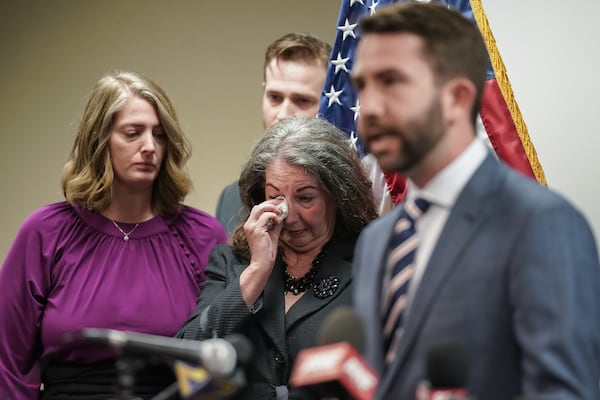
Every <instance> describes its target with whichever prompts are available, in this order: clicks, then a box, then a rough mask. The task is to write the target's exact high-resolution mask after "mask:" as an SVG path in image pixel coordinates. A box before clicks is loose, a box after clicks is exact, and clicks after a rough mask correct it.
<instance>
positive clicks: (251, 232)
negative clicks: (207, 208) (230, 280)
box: [240, 196, 286, 306]
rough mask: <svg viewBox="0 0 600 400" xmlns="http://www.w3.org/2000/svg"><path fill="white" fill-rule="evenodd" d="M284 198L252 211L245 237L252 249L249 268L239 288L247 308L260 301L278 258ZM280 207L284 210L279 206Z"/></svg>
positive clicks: (241, 276)
mask: <svg viewBox="0 0 600 400" xmlns="http://www.w3.org/2000/svg"><path fill="white" fill-rule="evenodd" d="M284 202H285V198H284V197H281V196H280V197H277V198H276V199H272V200H267V201H264V202H262V203H260V204H257V205H256V206H254V207H252V210H251V211H250V215H249V216H248V219H247V220H246V223H245V224H244V233H245V234H246V239H247V240H248V247H249V249H250V265H248V267H247V268H246V269H245V270H244V272H242V274H241V275H240V287H241V290H242V295H243V296H244V300H245V301H246V304H248V305H249V306H250V305H252V304H254V303H255V302H256V300H257V299H258V298H259V297H260V294H261V293H262V291H263V289H264V287H265V285H266V283H267V280H268V279H269V276H270V275H271V271H273V266H274V265H275V259H276V258H277V246H278V243H279V235H280V234H281V229H282V228H283V223H282V221H283V219H281V221H280V218H281V217H284V211H282V208H286V207H283V204H282V203H284ZM280 205H281V206H280Z"/></svg>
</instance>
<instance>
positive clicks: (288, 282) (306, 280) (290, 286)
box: [283, 244, 327, 296]
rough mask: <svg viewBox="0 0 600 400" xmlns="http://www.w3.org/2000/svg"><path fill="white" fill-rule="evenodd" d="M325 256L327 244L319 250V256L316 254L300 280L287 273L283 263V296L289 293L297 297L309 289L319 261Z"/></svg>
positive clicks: (319, 264) (317, 270) (315, 275)
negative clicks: (308, 269)
mask: <svg viewBox="0 0 600 400" xmlns="http://www.w3.org/2000/svg"><path fill="white" fill-rule="evenodd" d="M325 254H327V244H325V246H323V249H322V250H321V252H320V253H319V254H317V256H316V257H315V259H314V260H313V262H312V267H311V268H310V271H308V272H307V273H306V274H305V275H304V276H301V277H300V278H296V277H295V276H293V275H291V274H290V273H289V272H287V264H286V263H285V261H284V262H283V286H284V289H283V294H286V293H287V292H291V293H293V294H294V295H295V296H297V295H298V294H300V293H303V292H305V291H306V290H307V289H308V288H309V287H311V286H312V284H313V283H314V281H315V278H316V277H317V273H318V272H319V267H320V266H321V261H322V260H323V257H325Z"/></svg>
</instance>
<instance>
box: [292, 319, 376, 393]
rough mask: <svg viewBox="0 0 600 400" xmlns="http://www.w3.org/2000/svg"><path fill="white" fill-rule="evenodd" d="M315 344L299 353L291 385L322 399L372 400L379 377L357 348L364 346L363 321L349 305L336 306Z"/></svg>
mask: <svg viewBox="0 0 600 400" xmlns="http://www.w3.org/2000/svg"><path fill="white" fill-rule="evenodd" d="M317 343H318V344H319V346H318V347H313V348H309V349H304V350H302V351H300V352H299V353H298V359H297V360H296V363H295V364H294V368H293V370H292V375H291V377H290V384H291V385H292V386H296V387H305V388H307V389H308V390H309V391H311V392H314V393H315V395H317V396H320V397H321V398H325V397H327V398H328V399H330V398H334V399H335V398H337V399H356V400H372V399H373V398H374V397H375V392H376V390H377V383H378V381H379V377H378V376H377V373H376V372H375V371H374V370H373V369H372V368H371V367H370V366H369V365H368V364H367V363H366V361H365V360H364V359H363V358H362V356H361V355H360V353H359V351H362V349H363V346H364V332H363V329H362V323H361V321H360V319H359V317H358V316H357V315H356V313H355V312H354V310H352V308H351V307H339V308H337V309H336V310H335V311H333V312H332V313H331V315H329V316H328V317H327V319H326V320H325V321H324V322H323V325H322V327H321V329H320V330H319V334H318V340H317Z"/></svg>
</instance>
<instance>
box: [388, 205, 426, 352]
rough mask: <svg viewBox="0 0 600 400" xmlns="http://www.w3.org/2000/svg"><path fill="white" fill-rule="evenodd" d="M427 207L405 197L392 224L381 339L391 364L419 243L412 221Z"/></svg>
mask: <svg viewBox="0 0 600 400" xmlns="http://www.w3.org/2000/svg"><path fill="white" fill-rule="evenodd" d="M429 206H430V203H429V202H428V201H427V200H424V199H415V200H407V201H406V203H405V204H404V209H403V210H402V213H401V214H400V218H398V221H397V222H396V225H394V236H393V238H392V240H391V243H390V251H389V255H388V263H387V268H388V271H390V273H389V274H388V276H390V282H389V286H388V288H387V291H386V293H385V300H384V302H385V303H384V310H385V314H384V318H383V339H384V354H385V361H386V363H390V362H391V361H392V360H393V359H394V356H395V353H396V348H397V346H398V340H399V339H400V336H401V331H402V329H401V326H402V316H403V314H404V310H405V309H406V306H407V300H408V299H407V293H408V285H409V282H410V279H411V278H412V276H413V273H414V260H415V253H416V252H417V247H418V246H419V237H418V235H417V234H416V230H415V221H416V220H417V219H418V218H419V217H420V216H421V215H422V214H423V213H425V212H426V211H427V209H428V208H429Z"/></svg>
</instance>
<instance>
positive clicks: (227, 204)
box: [215, 33, 331, 235]
mask: <svg viewBox="0 0 600 400" xmlns="http://www.w3.org/2000/svg"><path fill="white" fill-rule="evenodd" d="M330 53H331V46H330V45H329V44H327V43H325V42H323V41H322V40H320V39H319V38H317V37H316V36H313V35H310V34H306V33H289V34H287V35H284V36H282V37H280V38H279V39H277V40H275V41H274V42H273V43H271V44H270V45H269V47H268V48H267V51H266V53H265V64H264V77H263V79H264V81H263V87H264V92H263V100H262V117H263V126H264V128H265V129H268V128H270V127H271V126H273V125H275V124H276V123H277V122H279V121H281V120H282V119H285V118H288V117H290V116H292V115H306V116H311V117H314V116H316V115H317V113H318V111H319V100H320V98H321V90H322V88H323V83H324V82H325V75H326V73H327V64H328V62H329V55H330ZM215 216H216V218H217V219H218V220H219V221H220V222H221V223H222V224H223V226H225V229H227V233H228V234H229V235H231V233H232V232H233V230H234V228H235V227H236V226H237V224H238V223H240V222H241V220H242V218H243V217H244V210H243V206H242V201H241V199H240V192H239V188H238V183H237V181H236V182H234V183H232V184H230V185H229V186H227V187H225V189H223V191H222V192H221V195H220V196H219V200H218V203H217V211H216V215H215Z"/></svg>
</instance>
